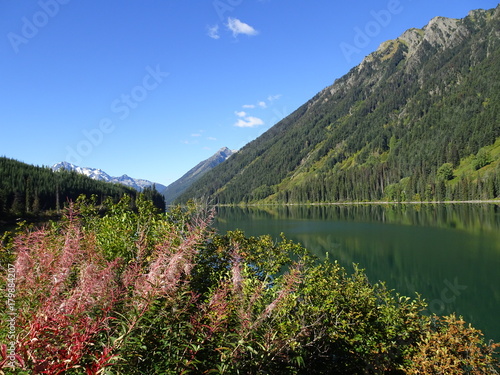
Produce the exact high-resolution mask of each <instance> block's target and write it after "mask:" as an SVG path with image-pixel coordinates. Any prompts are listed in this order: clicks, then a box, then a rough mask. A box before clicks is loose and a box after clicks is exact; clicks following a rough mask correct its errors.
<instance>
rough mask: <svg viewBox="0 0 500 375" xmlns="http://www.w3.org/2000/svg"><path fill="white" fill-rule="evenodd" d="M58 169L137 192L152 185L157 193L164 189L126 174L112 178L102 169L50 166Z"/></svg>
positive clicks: (58, 164) (64, 162) (66, 165)
mask: <svg viewBox="0 0 500 375" xmlns="http://www.w3.org/2000/svg"><path fill="white" fill-rule="evenodd" d="M60 169H65V170H68V171H75V172H77V173H80V174H83V175H85V176H88V177H90V178H92V179H93V180H98V181H105V182H111V183H117V184H122V185H125V186H128V187H131V188H133V189H135V190H137V191H142V190H144V189H145V188H146V187H152V186H153V185H154V186H155V188H156V190H157V191H158V192H159V193H162V192H163V191H164V190H165V189H166V186H165V185H162V184H158V183H155V182H152V181H149V180H144V179H140V178H133V177H130V176H127V175H126V174H124V175H122V176H119V177H113V176H110V175H109V174H107V173H106V172H104V171H103V170H102V169H98V168H89V167H79V166H77V165H74V164H71V163H68V162H66V161H63V162H60V163H57V164H54V165H53V166H52V170H53V171H58V170H60Z"/></svg>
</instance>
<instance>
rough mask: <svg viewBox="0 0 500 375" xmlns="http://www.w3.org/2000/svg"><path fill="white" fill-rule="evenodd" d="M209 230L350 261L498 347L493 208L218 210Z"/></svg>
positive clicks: (498, 273) (498, 254)
mask: <svg viewBox="0 0 500 375" xmlns="http://www.w3.org/2000/svg"><path fill="white" fill-rule="evenodd" d="M215 227H216V228H218V229H219V230H220V231H221V232H225V231H227V230H234V229H237V228H238V229H241V230H243V231H245V233H246V234H247V235H251V236H258V235H263V234H270V235H271V236H273V237H275V238H277V239H278V238H279V235H280V233H281V232H283V233H285V235H286V237H287V238H289V239H291V240H294V241H296V242H299V243H301V244H302V245H303V246H305V247H306V248H307V249H309V250H310V251H311V252H312V253H314V254H316V255H317V256H319V257H320V258H324V257H325V256H326V253H328V254H329V258H330V259H332V260H334V259H336V260H338V261H339V263H340V264H342V265H343V266H344V267H345V268H346V269H347V270H348V271H352V263H358V264H359V265H360V267H361V268H364V269H365V270H366V274H367V275H368V278H369V279H370V281H371V282H377V281H379V280H381V281H385V282H386V284H387V286H388V287H389V288H390V289H395V290H396V291H397V292H399V293H401V294H403V295H407V296H415V292H418V293H419V294H421V295H422V297H423V298H425V300H426V301H427V302H428V304H429V307H428V311H429V312H432V313H436V314H440V315H443V314H449V313H452V312H456V313H457V314H458V315H462V316H463V317H464V318H465V320H466V321H468V322H470V323H472V324H473V325H474V326H475V327H476V328H479V329H481V330H482V331H483V333H484V334H485V337H486V338H487V339H493V340H495V341H497V342H500V322H499V316H500V206H499V205H495V204H426V205H341V206H337V205H322V206H319V205H318V206H313V205H310V206H266V207H260V208H253V207H246V208H240V207H219V208H218V214H217V217H216V221H215Z"/></svg>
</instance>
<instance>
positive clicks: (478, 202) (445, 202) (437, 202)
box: [212, 199, 500, 207]
mask: <svg viewBox="0 0 500 375" xmlns="http://www.w3.org/2000/svg"><path fill="white" fill-rule="evenodd" d="M405 204H410V205H419V204H420V205H432V204H497V205H500V199H487V200H468V201H404V202H391V201H370V202H319V203H235V204H214V205H212V206H213V207H263V206H355V205H405Z"/></svg>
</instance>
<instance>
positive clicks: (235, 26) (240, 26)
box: [227, 17, 259, 37]
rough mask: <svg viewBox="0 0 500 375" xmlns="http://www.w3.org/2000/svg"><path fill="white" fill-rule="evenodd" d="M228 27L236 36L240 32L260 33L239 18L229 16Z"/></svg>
mask: <svg viewBox="0 0 500 375" xmlns="http://www.w3.org/2000/svg"><path fill="white" fill-rule="evenodd" d="M227 27H228V28H229V30H231V31H232V32H233V36H234V37H236V36H238V34H245V35H257V34H258V33H259V32H258V31H257V30H255V29H254V28H253V27H252V26H250V25H249V24H246V23H244V22H241V21H240V20H239V19H237V18H231V17H228V19H227Z"/></svg>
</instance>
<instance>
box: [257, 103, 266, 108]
mask: <svg viewBox="0 0 500 375" xmlns="http://www.w3.org/2000/svg"><path fill="white" fill-rule="evenodd" d="M257 105H258V106H259V107H260V108H267V104H266V102H258V103H257Z"/></svg>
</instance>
